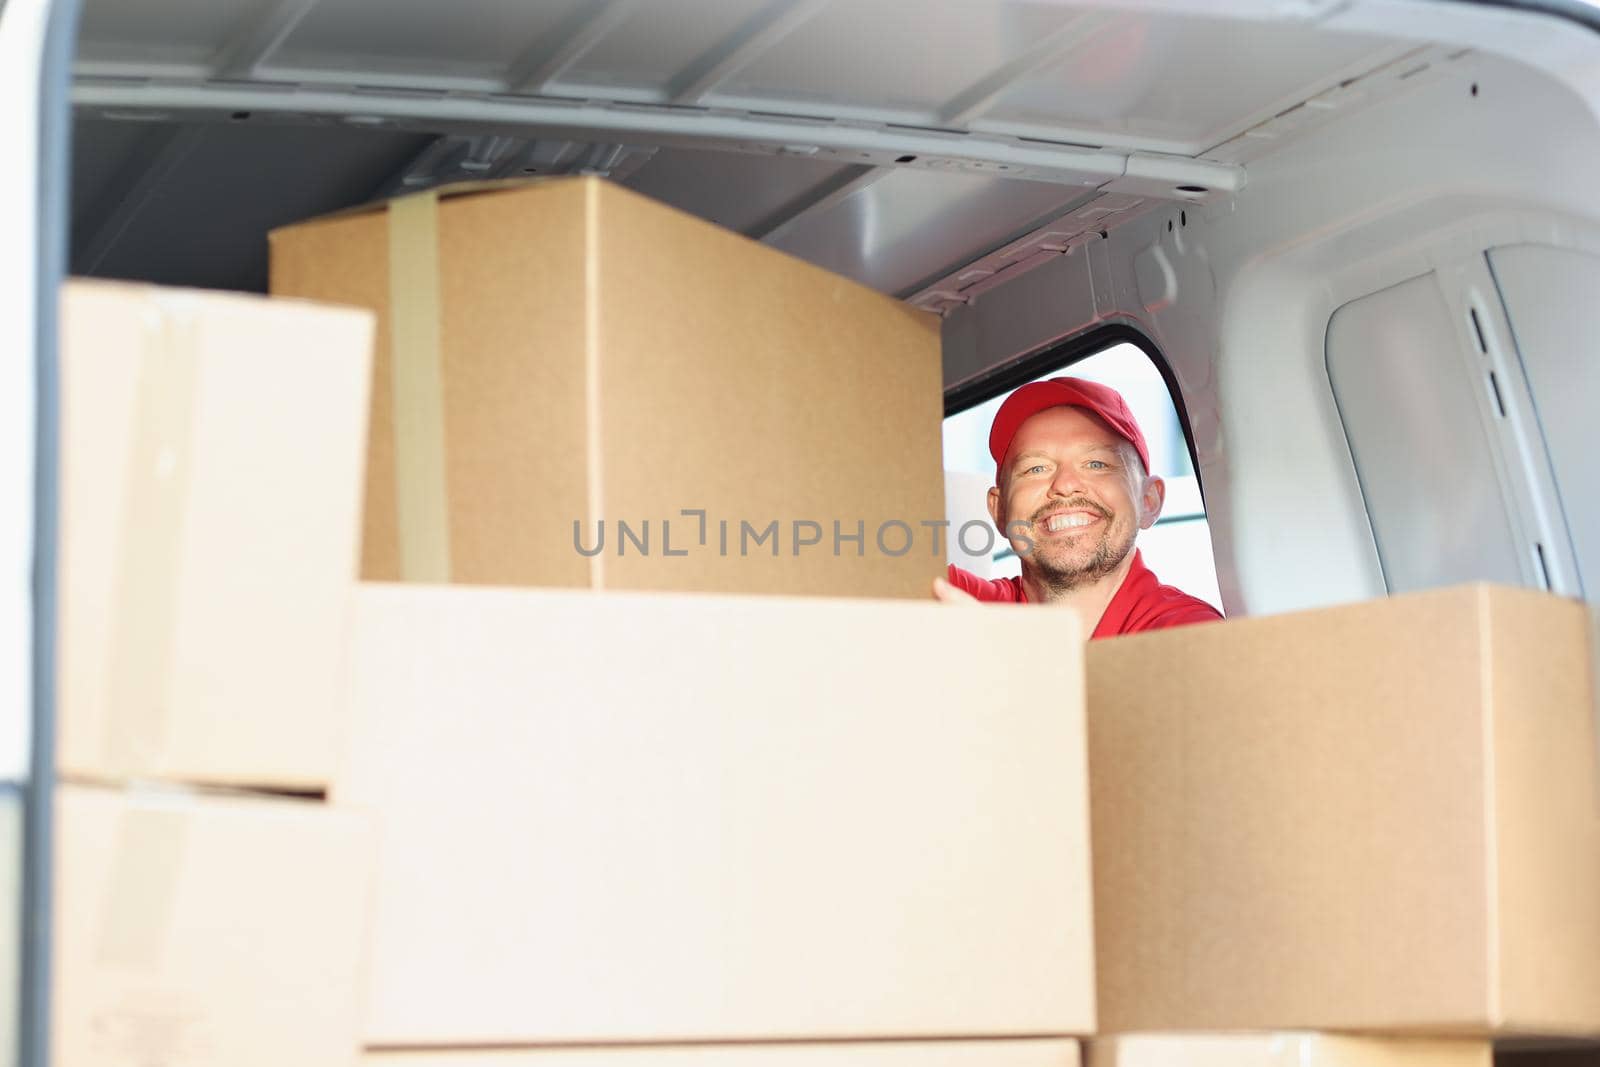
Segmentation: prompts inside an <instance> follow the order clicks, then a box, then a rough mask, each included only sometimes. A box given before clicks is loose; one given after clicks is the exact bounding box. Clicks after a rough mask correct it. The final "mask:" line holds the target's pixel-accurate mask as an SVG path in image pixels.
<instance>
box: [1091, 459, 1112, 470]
mask: <svg viewBox="0 0 1600 1067" xmlns="http://www.w3.org/2000/svg"><path fill="white" fill-rule="evenodd" d="M1088 467H1089V469H1090V470H1092V471H1108V470H1110V469H1111V464H1109V463H1107V462H1106V461H1105V460H1103V459H1091V460H1090V461H1089V463H1088Z"/></svg>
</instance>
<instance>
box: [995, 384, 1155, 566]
mask: <svg viewBox="0 0 1600 1067" xmlns="http://www.w3.org/2000/svg"><path fill="white" fill-rule="evenodd" d="M1164 493H1165V488H1164V486H1163V485H1162V483H1161V479H1159V478H1148V477H1146V476H1145V472H1144V467H1143V466H1142V465H1141V464H1140V462H1139V455H1138V453H1137V452H1135V451H1134V449H1133V446H1132V445H1131V444H1129V443H1128V442H1127V441H1126V440H1124V439H1123V438H1122V437H1121V436H1119V435H1118V434H1117V433H1116V432H1115V431H1113V430H1112V429H1111V428H1110V427H1109V426H1107V425H1106V424H1105V423H1104V422H1102V421H1101V420H1100V419H1099V418H1098V417H1097V416H1095V415H1093V414H1091V413H1089V412H1088V411H1085V410H1083V409H1082V408H1075V407H1055V408H1047V409H1046V410H1044V411H1041V412H1039V413H1038V414H1036V415H1034V416H1032V417H1031V418H1029V419H1028V421H1026V422H1024V423H1023V424H1022V426H1021V427H1020V428H1019V429H1018V430H1017V434H1016V436H1015V437H1013V438H1012V440H1011V447H1010V450H1009V451H1008V452H1007V453H1006V458H1005V463H1004V464H1003V465H1002V467H1001V469H1000V484H999V486H997V487H996V488H994V489H991V490H989V515H990V517H991V518H993V519H994V521H995V525H996V526H998V527H999V528H1000V530H1001V532H1002V533H1003V534H1005V535H1006V538H1007V539H1008V540H1009V541H1010V542H1011V545H1012V547H1013V548H1014V549H1016V551H1017V554H1018V555H1019V556H1021V557H1022V567H1023V570H1024V571H1026V572H1031V573H1032V575H1033V576H1034V577H1036V578H1037V579H1038V580H1040V581H1042V582H1043V583H1045V584H1046V585H1047V586H1049V587H1051V588H1053V589H1055V590H1056V591H1058V592H1066V591H1070V590H1071V589H1075V588H1077V587H1079V586H1081V585H1086V584H1088V583H1091V582H1095V581H1098V580H1099V579H1100V578H1103V577H1105V576H1106V575H1108V574H1110V573H1111V572H1112V571H1114V570H1116V568H1117V566H1118V564H1120V563H1121V562H1122V561H1123V560H1124V559H1125V558H1126V557H1127V555H1128V553H1129V552H1131V551H1132V550H1133V543H1134V538H1135V537H1136V536H1137V535H1138V533H1139V530H1140V529H1142V528H1146V527H1149V526H1150V525H1152V524H1153V523H1154V522H1155V520H1156V517H1157V516H1158V515H1160V513H1161V502H1162V498H1163V495H1164ZM1016 522H1027V523H1030V524H1031V526H1030V527H1029V528H1027V529H1025V530H1023V531H1022V533H1023V535H1024V536H1020V537H1019V536H1013V534H1014V533H1015V532H1016V531H1014V530H1013V529H1012V528H1011V524H1013V523H1016ZM1030 541H1031V542H1032V544H1031V547H1030V545H1029V542H1030Z"/></svg>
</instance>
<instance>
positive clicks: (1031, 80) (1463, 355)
mask: <svg viewBox="0 0 1600 1067" xmlns="http://www.w3.org/2000/svg"><path fill="white" fill-rule="evenodd" d="M67 6H68V5H66V4H64V3H63V4H59V5H58V14H59V11H60V10H64V9H65V8H66V7H67ZM51 7H52V5H51V4H50V3H48V2H44V0H5V2H4V3H3V4H0V28H3V31H0V32H9V33H11V34H13V35H15V34H20V33H24V32H27V27H28V26H29V25H32V26H33V27H35V29H36V30H38V33H37V35H36V38H35V39H36V40H38V41H43V40H44V36H43V29H42V27H43V25H44V21H45V19H46V17H47V14H48V13H49V12H50V10H51ZM30 9H31V10H32V13H33V21H32V22H31V23H29V22H26V21H25V16H27V15H28V13H29V10H30ZM8 47H10V46H9V45H8ZM7 54H11V53H5V52H0V57H3V56H4V55H7ZM63 76H65V75H63ZM70 109H71V110H70V116H71V119H70V145H71V164H70V190H71V191H70V199H69V200H67V201H66V202H64V203H62V204H58V205H55V206H54V207H53V208H52V209H51V210H53V211H58V213H59V214H60V215H61V216H63V218H64V221H66V222H67V223H68V225H67V231H66V233H64V234H55V235H52V234H51V233H49V232H41V234H40V236H41V239H42V240H44V241H45V242H46V243H48V242H49V241H51V240H59V241H60V242H63V244H62V247H63V248H64V249H65V250H66V259H65V263H64V264H63V266H64V267H65V269H66V270H67V271H68V272H70V273H72V274H78V275H90V276H99V277H107V278H121V279H141V280H148V281H153V282H159V283H164V284H173V285H187V286H200V287H207V288H223V289H238V290H246V291H264V290H265V287H266V280H267V243H266V234H267V232H268V231H269V230H271V229H272V228H274V227H277V226H281V225H285V224H288V223H292V222H295V221H299V220H302V219H305V218H308V217H311V216H314V215H318V214H322V213H326V212H330V211H334V210H338V209H341V208H346V207H350V206H352V205H356V204H359V203H363V202H366V201H369V200H372V199H374V198H379V197H386V196H391V195H395V194H398V193H403V192H407V191H415V190H423V189H428V188H433V187H438V186H442V185H446V184H449V183H454V182H459V181H465V180H481V179H491V178H522V177H542V176H550V175H573V174H587V175H601V176H604V177H606V178H608V179H610V180H612V181H615V182H619V183H621V184H623V185H625V186H627V187H629V188H631V189H633V190H636V191H638V192H640V193H643V194H645V195H647V196H650V197H653V198H656V199H658V200H661V201H663V202H665V203H667V204H669V205H672V206H674V207H677V208H680V209H682V210H684V211H687V212H690V213H692V214H695V215H697V216H700V217H702V218H705V219H708V220H710V221H712V222H715V223H717V224H719V225H721V226H725V227H728V228H730V229H733V230H735V231H738V232H740V233H742V234H744V235H745V236H747V237H749V238H751V239H753V240H757V241H761V242H763V243H765V244H767V245H769V246H771V247H773V248H776V249H779V250H782V251H784V252H788V253H790V254H792V255H795V256H798V257H800V258H802V259H805V260H808V261H810V262H812V263H815V264H817V265H819V266H821V267H824V268H826V269H828V270H831V271H834V272H837V273H839V274H842V275H844V276H846V277H849V278H852V279H854V280H856V281H858V282H861V283H863V284H865V285H867V286H870V287H871V288H873V289H876V290H878V291H880V292H882V293H885V294H888V295H891V296H893V297H896V298H898V299H902V300H904V301H906V302H908V303H909V304H911V305H913V306H915V307H918V308H922V309H925V310H926V311H928V312H929V313H932V314H936V315H939V316H941V317H942V320H943V340H944V376H945V377H944V381H945V389H946V411H947V414H948V415H950V416H952V417H958V416H959V414H960V413H961V412H963V411H966V410H970V409H974V408H976V407H978V406H980V405H983V404H984V403H985V402H986V401H990V400H991V399H992V398H995V397H997V396H999V395H1000V394H1002V393H1004V392H1005V391H1007V390H1009V389H1010V388H1013V387H1015V386H1016V385H1019V384H1021V383H1023V382H1025V381H1028V380H1032V379H1034V378H1037V377H1040V376H1042V375H1046V374H1049V373H1059V372H1060V368H1061V367H1063V366H1065V365H1069V364H1070V363H1072V362H1073V361H1074V360H1077V359H1080V358H1083V357H1088V356H1093V355H1095V354H1096V353H1101V352H1104V351H1106V350H1108V349H1110V348H1111V347H1113V346H1115V345H1119V344H1129V345H1134V346H1136V351H1135V352H1134V356H1135V358H1138V357H1141V356H1142V357H1144V358H1148V359H1149V360H1150V363H1151V365H1153V366H1154V367H1155V369H1156V371H1157V372H1158V373H1159V375H1160V377H1161V379H1162V380H1163V381H1164V382H1165V384H1166V387H1167V389H1168V390H1169V391H1170V394H1171V401H1172V404H1173V410H1174V411H1175V412H1176V413H1177V419H1178V422H1177V423H1176V425H1177V426H1178V427H1179V429H1180V430H1181V433H1182V437H1181V438H1179V446H1180V447H1179V450H1178V451H1179V453H1183V454H1175V458H1174V459H1173V465H1174V466H1173V471H1172V472H1171V473H1175V474H1177V475H1179V476H1182V475H1184V474H1187V475H1188V476H1190V477H1192V479H1193V483H1194V487H1195V488H1194V493H1193V501H1192V504H1191V505H1189V511H1187V512H1185V514H1187V515H1190V517H1193V516H1194V515H1199V514H1201V513H1202V511H1203V515H1204V518H1205V520H1206V522H1207V523H1208V524H1209V535H1208V540H1207V541H1206V542H1205V543H1206V545H1207V546H1208V547H1207V548H1206V549H1205V551H1206V552H1208V553H1209V554H1210V555H1211V556H1212V559H1213V560H1214V567H1215V570H1214V581H1215V587H1214V589H1215V591H1214V593H1213V594H1212V595H1214V596H1216V597H1217V598H1218V599H1220V601H1221V606H1222V607H1223V608H1224V610H1225V611H1226V613H1227V614H1228V615H1230V616H1248V615H1260V614H1271V613H1278V612H1285V611H1291V610H1296V609H1302V608H1310V607H1319V606H1324V605H1331V604H1337V603H1342V602H1349V601H1356V600H1363V599H1369V598H1373V597H1380V596H1384V595H1386V594H1389V593H1398V592H1403V591H1409V590H1418V589H1424V588H1431V587H1436V586H1443V585H1449V584H1453V583H1458V582H1464V581H1474V580H1488V581H1495V582H1503V583H1509V584H1513V585H1523V586H1529V587H1534V588H1545V589H1549V590H1552V591H1554V592H1556V593H1560V594H1563V595H1569V596H1575V597H1583V596H1585V594H1586V586H1585V581H1584V576H1585V575H1588V576H1589V578H1588V580H1589V582H1590V583H1593V582H1596V581H1600V493H1597V492H1596V487H1597V479H1596V475H1595V468H1594V465H1593V464H1594V457H1595V456H1596V455H1600V419H1597V418H1596V413H1600V300H1597V299H1596V297H1597V294H1600V199H1597V196H1596V191H1597V190H1600V8H1596V7H1593V6H1590V5H1588V4H1585V3H1581V2H1577V0H1565V2H1563V0H1549V2H1532V0H1525V2H1516V3H1512V2H1506V3H1489V2H1465V0H1229V2H1226V3H1224V2H1221V0H1216V2H1200V0H1099V2H1097V3H1095V4H1092V5H1091V4H1083V3H1078V2H1075V0H457V2H456V3H452V4H442V3H429V2H426V0H84V3H83V8H82V12H81V20H80V22H79V24H78V29H77V36H76V41H75V45H74V46H73V50H72V60H71V72H70ZM30 173H31V171H30ZM29 195H30V196H32V195H34V194H33V193H32V192H31V191H29ZM38 195H40V196H41V197H46V198H48V197H51V196H54V197H63V196H65V194H64V193H63V192H62V190H60V189H52V190H46V191H45V192H43V193H40V194H38ZM17 202H18V203H19V204H26V203H32V201H29V200H27V199H26V198H22V199H19V200H18V201H17ZM19 210H20V208H19ZM8 217H9V216H8ZM34 217H36V218H38V219H42V220H45V223H44V224H42V225H46V226H47V224H48V222H49V220H50V218H52V215H51V214H50V213H49V212H40V213H36V214H35V216H34ZM19 225H20V224H19ZM30 225H31V224H30ZM22 232H23V234H24V236H26V235H27V234H28V233H30V232H31V231H28V230H26V229H24V230H23V231H22ZM41 284H44V283H43V282H41ZM17 321H18V324H17V325H15V329H16V330H18V331H20V330H21V329H22V326H21V325H20V323H21V320H20V319H18V320H17ZM30 321H31V320H30ZM7 328H8V329H11V327H7ZM7 336H8V338H10V339H13V340H16V339H18V338H20V337H21V336H22V335H21V334H20V333H16V334H8V335H7ZM28 336H29V337H33V336H34V335H32V334H29V335H28ZM39 336H43V334H40V335H39ZM862 358H863V359H871V358H873V354H872V353H871V352H863V353H862ZM31 425H32V424H31V423H30V426H31ZM1179 468H1181V469H1179ZM19 477H20V476H19ZM7 484H9V483H7ZM1202 499H1203V505H1202ZM7 544H10V541H9V540H8V541H7ZM8 655H9V653H8Z"/></svg>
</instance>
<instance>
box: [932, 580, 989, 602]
mask: <svg viewBox="0 0 1600 1067" xmlns="http://www.w3.org/2000/svg"><path fill="white" fill-rule="evenodd" d="M933 598H934V599H935V600H938V601H941V602H942V603H945V604H976V603H978V598H977V597H975V596H973V595H972V594H971V593H968V592H966V591H965V590H962V589H957V588H956V587H955V586H953V585H951V584H950V583H949V581H947V580H946V579H944V578H935V579H934V580H933Z"/></svg>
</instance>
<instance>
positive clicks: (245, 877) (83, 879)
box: [51, 786, 373, 1067]
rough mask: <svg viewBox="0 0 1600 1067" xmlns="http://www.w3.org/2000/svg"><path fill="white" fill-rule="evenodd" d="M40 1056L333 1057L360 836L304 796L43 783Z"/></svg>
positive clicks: (345, 1048) (72, 1059) (349, 978)
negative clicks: (47, 1009)
mask: <svg viewBox="0 0 1600 1067" xmlns="http://www.w3.org/2000/svg"><path fill="white" fill-rule="evenodd" d="M55 815H56V837H55V853H56V878H55V907H54V913H53V914H52V916H51V919H52V929H53V932H54V933H53V936H54V938H55V948H54V955H53V959H52V967H53V969H54V978H55V982H54V988H53V991H52V996H51V1012H52V1037H51V1042H52V1059H53V1062H55V1063H59V1064H70V1065H71V1067H100V1065H107V1067H111V1065H115V1067H132V1065H136V1064H153V1063H160V1064H163V1065H165V1067H200V1065H206V1067H211V1065H215V1064H229V1065H230V1067H252V1065H260V1067H282V1065H283V1064H291V1063H292V1064H305V1065H334V1064H339V1065H348V1064H351V1063H353V1062H354V1061H355V1059H356V1056H357V1052H358V1047H359V1046H358V1040H357V1026H356V1023H357V1020H358V1018H359V1014H360V1011H359V1009H360V1003H361V996H362V993H363V992H364V986H365V978H366V972H365V963H366V960H365V955H364V950H365V947H366V930H367V912H368V906H369V904H370V899H371V897H370V894H371V888H372V883H371V877H372V869H373V852H372V846H373V838H372V834H371V827H370V825H369V824H368V823H367V822H366V820H365V819H363V818H362V817H360V816H358V815H354V814H351V813H348V812H338V811H333V810H330V809H329V808H328V807H326V806H325V805H322V804H316V803H311V802H308V801H296V800H283V799H264V798H260V797H246V796H242V795H239V796H224V795H207V796H200V795H194V794H149V793H133V792H122V791H118V790H112V789H104V788H98V787H91V786H63V787H61V788H59V789H58V790H57V792H56V812H55Z"/></svg>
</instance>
